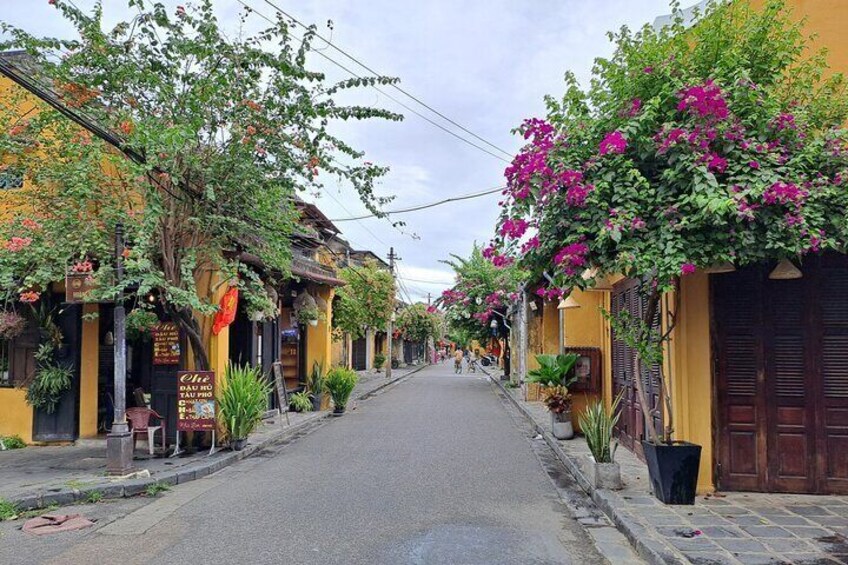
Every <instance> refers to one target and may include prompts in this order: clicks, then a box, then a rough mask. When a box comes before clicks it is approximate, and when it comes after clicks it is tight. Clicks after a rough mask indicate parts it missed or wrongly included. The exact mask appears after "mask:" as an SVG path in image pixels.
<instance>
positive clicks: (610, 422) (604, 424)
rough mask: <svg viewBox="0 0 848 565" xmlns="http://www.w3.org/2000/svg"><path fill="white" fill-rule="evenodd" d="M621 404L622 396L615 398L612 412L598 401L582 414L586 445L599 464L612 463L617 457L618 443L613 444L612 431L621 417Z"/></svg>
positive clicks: (582, 428) (581, 424) (581, 423)
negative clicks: (619, 408)
mask: <svg viewBox="0 0 848 565" xmlns="http://www.w3.org/2000/svg"><path fill="white" fill-rule="evenodd" d="M620 402H621V394H619V395H618V396H616V397H615V399H614V400H613V401H612V406H611V407H610V410H609V411H607V409H606V407H605V406H604V403H603V401H601V400H596V401H594V402H592V403H591V404H589V406H587V407H586V410H585V411H584V412H583V413H582V414H580V419H579V422H580V429H581V430H582V431H583V434H584V435H585V436H586V443H587V444H588V445H589V450H590V451H591V452H592V457H594V458H595V461H596V462H597V463H612V462H613V459H614V457H615V449H616V447H618V443H617V442H613V439H612V431H613V428H615V425H616V424H617V423H618V418H619V416H620V415H621V413H620V412H619V411H618V405H619V403H620Z"/></svg>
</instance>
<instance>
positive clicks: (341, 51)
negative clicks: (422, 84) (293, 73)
mask: <svg viewBox="0 0 848 565" xmlns="http://www.w3.org/2000/svg"><path fill="white" fill-rule="evenodd" d="M264 1H265V3H266V4H268V5H269V6H271V8H273V9H274V10H276V11H277V12H278V13H280V14H282V15H284V16H286V17H288V18H289V19H291V20H292V21H293V22H295V23H296V24H297V25H299V26H300V27H302V28H303V29H305V30H307V31H311V32H312V33H313V34H314V35H315V37H317V38H318V39H320V40H321V41H323V42H325V43H326V44H327V45H328V46H329V47H331V48H333V49H334V50H335V51H338V52H339V53H341V54H342V55H344V56H345V57H347V58H348V59H349V60H351V61H353V62H354V63H356V64H357V65H359V66H360V67H362V68H363V69H365V70H366V71H368V72H369V73H371V74H372V75H374V76H375V77H380V76H384V75H382V74H381V73H378V72H377V71H375V70H374V69H373V68H371V67H369V66H368V65H366V64H365V63H363V62H362V61H361V60H360V59H357V58H356V57H354V56H353V55H351V54H350V53H348V52H347V51H345V50H344V49H342V48H341V47H339V46H337V45H336V44H334V43H333V42H332V41H330V40H329V39H327V38H325V37H323V36H321V35H320V34H319V33H318V32H316V31H313V30H310V28H309V26H307V25H306V24H304V23H303V22H301V21H300V20H298V19H297V18H295V17H294V16H293V15H291V14H290V13H288V12H286V11H285V10H283V9H282V8H280V7H279V6H277V5H276V4H275V3H273V2H271V0H264ZM391 87H392V88H394V89H395V90H397V91H398V92H400V93H401V94H404V95H405V96H407V97H408V98H410V99H411V100H414V101H415V102H417V103H418V104H419V105H421V106H423V107H424V108H427V109H428V110H430V111H431V112H432V113H434V114H436V115H437V116H439V117H440V118H442V119H443V120H445V121H446V122H448V123H450V124H452V125H454V126H456V127H457V128H459V129H461V130H462V131H464V132H465V133H467V134H468V135H470V136H472V137H474V138H475V139H477V140H478V141H481V142H483V143H485V144H486V145H488V146H489V147H491V148H492V149H495V150H497V151H500V152H501V153H503V154H504V155H506V156H507V157H509V158H510V159H512V157H513V155H512V154H511V153H510V152H509V151H506V150H504V149H501V148H500V147H498V146H497V145H495V144H494V143H492V142H490V141H489V140H487V139H484V138H482V137H480V136H479V135H477V134H476V133H474V132H473V131H471V130H469V129H468V128H466V127H465V126H463V125H462V124H459V123H457V122H456V121H454V120H452V119H451V118H449V117H448V116H446V115H444V114H443V113H441V112H439V111H438V110H436V109H435V108H433V107H432V106H430V105H429V104H426V103H425V102H424V101H422V100H421V99H419V98H418V97H417V96H415V95H413V94H411V93H410V92H408V91H407V90H405V89H403V88H401V87H400V86H398V85H396V84H392V85H391Z"/></svg>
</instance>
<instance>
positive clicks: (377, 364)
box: [374, 353, 386, 371]
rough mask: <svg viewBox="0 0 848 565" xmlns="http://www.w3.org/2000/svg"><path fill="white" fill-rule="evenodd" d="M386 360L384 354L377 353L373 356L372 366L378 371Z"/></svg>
mask: <svg viewBox="0 0 848 565" xmlns="http://www.w3.org/2000/svg"><path fill="white" fill-rule="evenodd" d="M385 362H386V356H385V355H383V354H382V353H378V354H376V355H375V356H374V368H375V369H377V370H378V371H379V370H380V369H382V368H383V363H385Z"/></svg>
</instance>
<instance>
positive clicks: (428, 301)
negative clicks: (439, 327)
mask: <svg viewBox="0 0 848 565" xmlns="http://www.w3.org/2000/svg"><path fill="white" fill-rule="evenodd" d="M427 306H431V304H430V293H429V292H428V293H427Z"/></svg>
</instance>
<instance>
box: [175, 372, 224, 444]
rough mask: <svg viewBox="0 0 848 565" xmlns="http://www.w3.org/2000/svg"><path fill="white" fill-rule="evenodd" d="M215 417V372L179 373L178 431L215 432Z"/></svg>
mask: <svg viewBox="0 0 848 565" xmlns="http://www.w3.org/2000/svg"><path fill="white" fill-rule="evenodd" d="M215 417H216V414H215V371H179V372H178V373H177V430H178V431H181V432H187V431H211V430H214V429H215Z"/></svg>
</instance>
